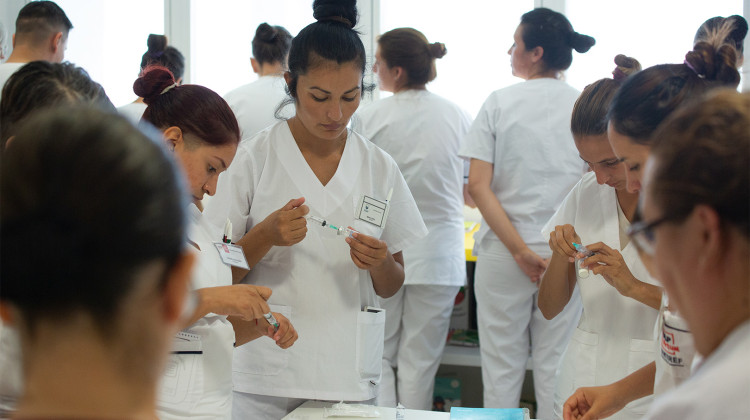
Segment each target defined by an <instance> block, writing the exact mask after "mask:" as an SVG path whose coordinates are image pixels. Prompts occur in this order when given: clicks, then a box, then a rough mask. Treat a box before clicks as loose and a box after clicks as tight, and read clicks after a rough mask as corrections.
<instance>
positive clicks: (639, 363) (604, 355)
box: [542, 172, 658, 420]
mask: <svg viewBox="0 0 750 420" xmlns="http://www.w3.org/2000/svg"><path fill="white" fill-rule="evenodd" d="M618 207H619V205H618V203H617V195H616V192H615V189H614V188H612V187H609V186H607V185H599V184H598V183H597V181H596V174H594V173H593V172H589V173H587V174H586V175H584V176H583V178H582V179H581V181H580V182H578V184H576V186H575V187H573V190H571V192H570V193H569V194H568V196H567V197H566V198H565V201H563V203H562V205H561V206H560V208H559V209H558V210H557V212H556V213H555V215H554V216H552V219H550V221H549V222H548V223H547V225H546V226H545V227H544V229H543V230H542V235H544V236H545V237H547V238H549V235H550V233H551V232H554V230H555V226H558V225H564V224H570V225H573V227H575V230H576V233H578V235H579V236H580V237H581V241H582V242H583V243H584V244H590V243H594V242H599V241H601V242H604V243H605V244H606V245H607V246H609V247H610V248H613V249H616V250H618V251H620V252H621V253H622V256H623V259H624V260H625V264H627V266H628V268H629V269H630V272H631V273H632V274H633V276H635V278H637V279H639V280H641V281H643V282H646V283H649V284H654V285H657V284H658V283H657V282H656V280H655V279H653V278H651V276H649V274H648V272H647V271H646V267H644V265H643V263H642V262H641V259H640V257H639V256H638V252H637V250H636V249H635V246H634V245H633V244H632V243H628V244H627V245H626V246H625V248H624V249H623V248H622V247H621V241H620V238H621V234H620V232H621V231H622V230H626V229H627V225H629V223H628V222H627V219H625V218H624V217H618V213H621V210H619V209H618ZM621 221H623V222H625V224H626V226H623V223H622V222H621ZM576 282H577V285H578V287H577V288H578V290H579V291H580V298H581V300H582V301H583V312H582V314H581V320H580V322H579V323H578V328H577V329H576V330H575V332H574V333H573V337H572V339H571V340H570V342H569V343H568V347H567V349H566V350H565V353H564V355H563V357H562V360H561V362H560V366H559V368H558V373H557V386H556V388H555V407H554V409H555V418H558V419H561V418H562V404H563V403H565V401H566V400H567V399H568V397H570V396H571V395H572V394H573V392H574V391H575V390H576V389H577V388H579V387H582V386H599V385H608V384H610V383H612V382H615V381H618V380H620V379H622V378H624V377H625V376H627V375H629V374H630V373H632V372H634V371H636V370H638V369H640V368H642V367H643V366H645V365H647V364H649V363H651V362H653V361H654V339H653V327H654V322H655V321H656V317H657V315H658V312H657V310H656V309H653V308H650V307H648V306H646V305H644V304H643V303H641V302H638V301H636V300H634V299H630V298H627V297H624V296H622V295H621V294H620V293H618V292H617V289H615V288H614V287H612V286H611V285H610V284H609V283H607V281H606V280H605V279H604V278H603V277H602V276H601V275H594V274H593V273H591V274H590V275H589V276H588V277H586V278H578V279H577V280H576ZM577 297H578V296H577V293H576V298H577ZM572 299H573V298H571V300H572ZM651 399H652V398H651V397H650V396H649V397H645V398H642V399H639V400H637V401H633V402H632V403H630V404H628V405H627V406H625V408H624V409H622V410H621V411H619V412H618V413H616V414H614V415H612V417H611V418H612V419H613V420H625V419H640V418H641V417H643V415H644V414H645V413H646V410H647V409H648V406H649V404H650V403H651Z"/></svg>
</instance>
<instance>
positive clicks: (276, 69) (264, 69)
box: [258, 62, 284, 77]
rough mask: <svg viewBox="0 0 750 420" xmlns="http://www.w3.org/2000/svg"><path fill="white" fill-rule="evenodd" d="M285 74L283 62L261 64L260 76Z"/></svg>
mask: <svg viewBox="0 0 750 420" xmlns="http://www.w3.org/2000/svg"><path fill="white" fill-rule="evenodd" d="M283 74H284V66H282V65H281V63H278V62H277V63H273V64H270V63H266V64H261V66H260V72H259V73H258V76H260V77H263V76H281V75H283Z"/></svg>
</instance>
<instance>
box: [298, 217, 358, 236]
mask: <svg viewBox="0 0 750 420" xmlns="http://www.w3.org/2000/svg"><path fill="white" fill-rule="evenodd" d="M307 220H310V221H312V223H314V224H316V225H320V226H321V227H327V228H329V229H333V230H335V231H336V235H339V236H341V235H346V236H348V237H352V234H354V233H359V232H357V231H356V230H354V229H352V228H349V227H343V226H342V227H339V226H336V225H332V224H330V223H328V222H327V221H326V220H325V219H323V218H322V217H318V216H307Z"/></svg>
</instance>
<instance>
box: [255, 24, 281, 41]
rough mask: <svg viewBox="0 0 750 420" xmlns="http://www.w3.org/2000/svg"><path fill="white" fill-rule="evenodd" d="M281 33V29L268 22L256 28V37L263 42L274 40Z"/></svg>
mask: <svg viewBox="0 0 750 420" xmlns="http://www.w3.org/2000/svg"><path fill="white" fill-rule="evenodd" d="M278 35H279V31H278V30H276V28H274V27H273V26H271V25H269V24H268V23H266V22H263V23H261V24H260V25H259V26H258V29H256V30H255V37H256V38H257V39H259V40H261V41H263V42H273V41H274V40H275V39H276V37H277V36H278Z"/></svg>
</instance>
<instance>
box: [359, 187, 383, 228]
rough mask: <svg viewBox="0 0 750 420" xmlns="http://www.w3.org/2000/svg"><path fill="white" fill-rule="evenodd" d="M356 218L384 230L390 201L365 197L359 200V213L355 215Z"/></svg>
mask: <svg viewBox="0 0 750 420" xmlns="http://www.w3.org/2000/svg"><path fill="white" fill-rule="evenodd" d="M354 217H356V218H357V219H359V220H362V221H363V222H367V223H370V224H372V225H375V226H377V227H379V228H382V227H384V226H385V220H386V219H387V218H388V201H383V200H378V199H377V198H372V197H370V196H368V195H363V196H362V198H360V200H359V205H357V212H356V213H355V214H354Z"/></svg>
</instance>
